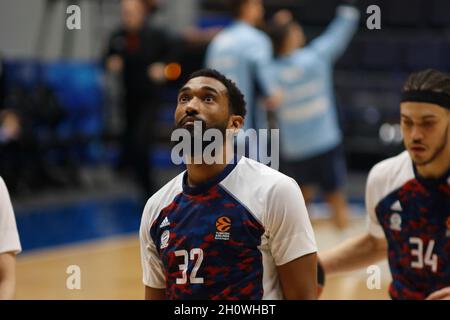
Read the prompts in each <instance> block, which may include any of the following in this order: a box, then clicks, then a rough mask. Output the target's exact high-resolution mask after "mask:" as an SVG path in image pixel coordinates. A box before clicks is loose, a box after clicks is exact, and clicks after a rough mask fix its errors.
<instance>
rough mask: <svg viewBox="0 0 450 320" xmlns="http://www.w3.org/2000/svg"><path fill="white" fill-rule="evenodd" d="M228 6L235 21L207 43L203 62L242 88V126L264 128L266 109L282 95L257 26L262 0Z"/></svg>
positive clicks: (242, 0)
mask: <svg viewBox="0 0 450 320" xmlns="http://www.w3.org/2000/svg"><path fill="white" fill-rule="evenodd" d="M230 9H231V12H232V15H233V18H234V21H233V23H232V24H231V25H230V26H228V27H226V28H224V29H223V30H222V31H220V32H219V33H218V34H217V35H216V36H215V37H214V39H213V40H212V41H211V43H210V44H209V46H208V49H207V52H206V60H205V65H206V67H208V68H211V69H215V70H218V71H219V72H221V73H223V74H224V75H225V76H227V77H228V78H230V79H231V80H233V81H234V82H235V83H236V85H237V87H239V88H240V89H241V91H242V93H243V94H244V97H245V100H246V102H247V119H246V121H245V124H244V130H247V129H267V128H268V123H267V109H269V110H270V109H273V108H275V107H276V106H277V105H278V104H279V103H280V101H281V96H280V94H279V93H278V92H277V91H276V89H275V86H274V84H273V79H272V78H271V75H270V73H269V68H268V66H269V64H270V63H271V62H272V59H273V50H272V44H271V41H270V37H269V36H268V35H267V34H266V33H265V32H263V31H262V30H260V29H258V26H261V25H262V24H263V21H264V20H263V18H264V5H263V1H262V0H231V1H230ZM259 101H262V103H259ZM250 147H254V146H250ZM250 154H251V152H250ZM255 160H257V159H255Z"/></svg>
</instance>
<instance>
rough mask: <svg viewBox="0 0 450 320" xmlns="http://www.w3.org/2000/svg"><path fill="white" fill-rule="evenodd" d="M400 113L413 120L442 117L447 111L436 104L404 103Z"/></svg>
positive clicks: (401, 105)
mask: <svg viewBox="0 0 450 320" xmlns="http://www.w3.org/2000/svg"><path fill="white" fill-rule="evenodd" d="M400 112H401V114H402V115H404V116H408V117H411V118H423V117H442V116H444V115H445V109H444V108H442V107H441V106H439V105H437V104H434V103H427V102H402V103H401V104H400Z"/></svg>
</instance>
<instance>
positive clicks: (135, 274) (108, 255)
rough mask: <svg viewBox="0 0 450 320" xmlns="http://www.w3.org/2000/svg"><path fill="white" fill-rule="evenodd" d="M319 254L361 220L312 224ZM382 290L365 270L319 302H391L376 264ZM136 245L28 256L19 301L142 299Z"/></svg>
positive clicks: (331, 286) (337, 283)
mask: <svg viewBox="0 0 450 320" xmlns="http://www.w3.org/2000/svg"><path fill="white" fill-rule="evenodd" d="M313 224H314V228H315V232H316V238H317V243H318V245H319V250H324V249H327V248H330V247H331V246H333V245H335V244H337V243H339V242H340V241H342V240H344V239H345V238H348V237H350V236H352V235H354V234H358V233H360V232H362V231H363V230H364V227H365V220H364V218H354V219H352V223H351V227H350V228H349V229H348V230H346V231H345V232H338V231H336V230H335V229H334V228H333V226H332V225H330V223H329V222H328V221H326V220H315V221H314V222H313ZM71 265H77V266H79V267H80V270H81V289H80V290H76V289H75V290H69V289H67V287H66V281H67V278H68V277H69V276H70V275H69V274H67V273H66V270H67V268H68V267H69V266H71ZM379 266H380V268H381V271H382V272H381V279H382V281H381V288H380V289H373V290H369V289H368V288H367V286H366V281H367V277H368V274H367V273H366V272H365V270H361V271H357V272H352V273H348V274H343V275H336V276H331V277H329V278H327V283H326V286H325V289H324V291H323V294H322V297H321V298H322V299H389V297H388V294H387V289H388V284H389V281H390V278H389V277H390V276H389V270H388V268H387V264H386V262H383V263H380V265H379ZM143 297H144V287H143V285H142V282H141V267H140V257H139V240H138V236H137V233H132V234H129V235H122V236H119V237H113V238H107V239H100V240H95V241H87V242H82V243H79V244H76V245H72V244H71V245H64V246H59V247H56V248H52V249H45V250H40V249H38V250H32V251H31V252H30V253H24V254H21V255H20V256H19V257H18V261H17V294H16V298H17V299H25V300H26V299H38V300H39V299H58V300H59V299H62V300H66V299H88V300H91V299H93V300H98V299H113V300H114V299H143Z"/></svg>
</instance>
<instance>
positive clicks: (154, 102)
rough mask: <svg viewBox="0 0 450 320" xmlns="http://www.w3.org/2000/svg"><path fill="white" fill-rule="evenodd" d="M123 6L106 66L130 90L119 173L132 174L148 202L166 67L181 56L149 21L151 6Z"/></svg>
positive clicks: (130, 1)
mask: <svg viewBox="0 0 450 320" xmlns="http://www.w3.org/2000/svg"><path fill="white" fill-rule="evenodd" d="M121 5H122V25H121V26H120V27H119V29H118V30H117V31H115V32H114V33H113V34H112V35H111V37H110V40H109V43H108V48H107V52H106V55H105V57H104V63H105V67H106V69H107V70H108V71H110V72H113V73H121V77H122V84H123V87H124V89H125V90H124V104H123V105H124V110H123V111H124V112H123V115H124V118H125V121H124V122H125V129H124V131H123V134H122V138H121V158H120V163H119V168H126V167H130V168H131V170H133V173H134V175H135V178H136V179H137V182H138V183H139V185H140V186H141V188H142V190H143V192H144V193H145V194H144V197H145V198H146V197H148V196H150V195H151V194H152V193H153V191H154V190H155V185H154V182H153V181H152V180H151V177H152V166H151V164H150V161H149V158H148V154H149V150H150V148H151V146H152V143H153V142H154V132H152V129H154V123H155V119H156V117H157V115H158V111H159V108H160V104H161V99H160V98H161V97H160V89H161V85H162V84H163V83H164V82H165V80H166V77H165V66H166V65H165V64H166V63H168V62H170V61H173V59H174V58H175V57H176V51H177V50H176V48H177V46H175V44H174V40H175V39H174V38H173V37H172V35H170V34H169V33H168V32H166V31H165V30H164V29H162V28H158V27H156V26H154V25H152V24H151V23H149V22H148V19H150V18H151V16H149V15H151V10H152V8H153V5H152V4H151V3H150V1H144V0H122V3H121Z"/></svg>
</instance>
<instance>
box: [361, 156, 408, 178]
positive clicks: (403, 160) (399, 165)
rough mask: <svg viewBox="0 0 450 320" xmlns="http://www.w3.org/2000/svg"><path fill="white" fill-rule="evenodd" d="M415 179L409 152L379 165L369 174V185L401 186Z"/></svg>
mask: <svg viewBox="0 0 450 320" xmlns="http://www.w3.org/2000/svg"><path fill="white" fill-rule="evenodd" d="M413 177H414V170H413V166H412V160H411V158H410V156H409V154H408V152H407V151H403V152H402V153H400V154H398V155H396V156H394V157H391V158H388V159H385V160H383V161H381V162H379V163H377V164H376V165H375V166H374V167H373V168H372V169H371V170H370V172H369V177H368V184H392V185H401V184H402V183H403V182H406V181H408V180H410V179H411V178H413Z"/></svg>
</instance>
